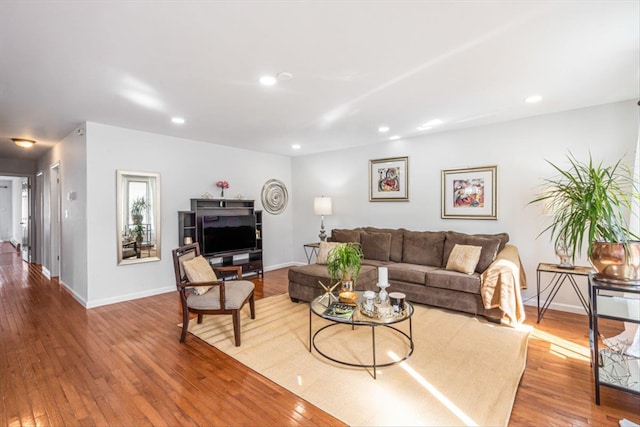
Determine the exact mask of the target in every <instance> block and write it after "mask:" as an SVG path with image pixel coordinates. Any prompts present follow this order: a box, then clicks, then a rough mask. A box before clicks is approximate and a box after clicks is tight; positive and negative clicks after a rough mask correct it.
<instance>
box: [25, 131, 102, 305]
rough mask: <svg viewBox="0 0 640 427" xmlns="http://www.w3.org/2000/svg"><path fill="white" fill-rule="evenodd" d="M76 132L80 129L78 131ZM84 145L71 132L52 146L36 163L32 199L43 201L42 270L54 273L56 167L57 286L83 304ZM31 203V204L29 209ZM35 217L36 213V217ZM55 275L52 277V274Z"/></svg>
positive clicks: (36, 221)
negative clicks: (38, 182) (55, 173)
mask: <svg viewBox="0 0 640 427" xmlns="http://www.w3.org/2000/svg"><path fill="white" fill-rule="evenodd" d="M80 129H83V127H81V128H80ZM86 153H87V150H86V141H85V136H84V133H83V132H80V133H78V132H77V129H74V131H73V132H71V133H70V134H69V135H67V136H66V137H65V138H64V139H63V140H62V141H60V142H59V143H58V144H56V145H54V146H53V147H52V148H51V150H49V151H48V152H47V153H46V154H45V155H44V156H43V157H41V158H40V159H39V161H38V167H37V169H38V172H42V188H36V192H35V194H33V193H32V194H33V198H36V199H40V198H42V201H43V207H42V210H43V218H42V223H43V227H42V235H41V237H42V249H43V251H42V254H41V258H42V260H41V262H42V266H43V268H44V269H45V270H47V271H54V272H55V271H56V269H55V268H54V267H53V263H54V262H55V260H53V259H52V258H53V255H52V254H55V249H53V248H52V246H53V245H54V244H55V242H53V241H52V238H51V232H52V222H53V221H55V220H56V219H55V213H52V212H51V210H52V207H53V206H55V203H53V202H52V200H51V198H50V189H51V185H52V182H51V179H52V172H51V167H52V166H53V165H56V164H57V165H59V170H60V187H59V188H60V193H61V195H60V196H61V197H60V202H61V206H60V213H61V217H60V271H59V274H60V276H59V277H60V282H61V283H62V284H63V285H65V286H66V287H67V288H68V289H69V290H70V291H71V292H72V294H73V295H74V296H75V298H76V299H78V300H79V301H80V302H82V303H83V304H86V301H87V297H88V282H89V279H88V272H87V249H88V246H87V214H86V204H87V184H86V181H87V162H86ZM71 191H74V192H76V194H77V198H76V200H67V197H66V195H67V194H68V193H69V192H71ZM34 205H35V203H33V202H32V206H34ZM38 215H39V213H38ZM33 223H34V224H35V225H36V227H37V226H38V225H39V223H40V219H39V218H37V215H34V221H33ZM54 274H55V273H54Z"/></svg>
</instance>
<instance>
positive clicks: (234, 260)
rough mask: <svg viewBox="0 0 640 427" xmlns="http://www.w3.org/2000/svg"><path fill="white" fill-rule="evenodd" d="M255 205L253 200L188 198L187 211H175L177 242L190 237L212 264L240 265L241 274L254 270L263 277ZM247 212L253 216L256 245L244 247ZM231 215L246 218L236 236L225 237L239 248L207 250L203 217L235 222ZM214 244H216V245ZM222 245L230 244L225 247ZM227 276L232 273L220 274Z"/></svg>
mask: <svg viewBox="0 0 640 427" xmlns="http://www.w3.org/2000/svg"><path fill="white" fill-rule="evenodd" d="M254 206H255V202H254V201H253V200H242V199H235V200H227V199H191V210H190V211H178V239H179V243H178V244H179V245H183V244H185V242H186V241H188V240H189V239H191V241H193V242H198V243H199V245H200V252H201V253H202V254H203V256H204V257H205V258H207V259H208V260H209V262H210V263H211V265H213V266H241V267H242V274H243V276H244V275H252V274H257V275H258V276H263V277H264V266H263V262H262V211H259V210H258V211H257V210H255V208H254ZM248 216H253V217H254V220H255V247H246V246H248V244H247V245H245V244H243V243H250V242H248V241H247V240H248V239H247V238H246V237H247V236H246V234H247V233H246V227H248V226H249V224H247V222H249V221H246V218H247V217H248ZM233 217H238V221H240V220H241V219H242V218H245V224H246V227H244V228H245V232H244V233H243V235H242V236H241V237H240V238H238V239H237V240H233V241H225V243H227V244H228V245H230V246H231V247H234V246H235V247H237V246H240V248H238V250H225V251H217V252H215V251H214V252H211V251H210V250H209V251H207V248H205V247H204V246H210V247H211V245H209V243H211V236H212V235H211V234H207V242H209V243H207V245H205V238H204V236H205V235H204V228H206V226H204V227H203V224H206V223H207V222H206V221H210V219H209V218H213V220H214V221H216V222H217V218H220V220H221V221H223V220H226V221H230V222H234V221H233ZM205 218H206V220H205ZM252 221H253V220H252ZM251 225H252V224H251ZM212 231H213V230H212ZM243 237H244V238H243ZM249 237H250V236H249ZM185 238H186V240H185ZM216 241H217V240H214V242H213V243H214V244H215V242H216ZM251 243H252V242H251ZM216 246H217V247H219V246H218V245H216ZM216 246H214V247H216ZM224 246H227V245H224ZM235 247H234V249H235ZM225 249H230V248H229V247H225ZM228 277H231V275H230V274H223V275H222V276H221V278H222V279H225V278H228Z"/></svg>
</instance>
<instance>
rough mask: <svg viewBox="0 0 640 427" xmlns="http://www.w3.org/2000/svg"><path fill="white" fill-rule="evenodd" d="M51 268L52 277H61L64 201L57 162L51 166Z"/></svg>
mask: <svg viewBox="0 0 640 427" xmlns="http://www.w3.org/2000/svg"><path fill="white" fill-rule="evenodd" d="M50 194H51V200H50V203H51V206H50V207H51V213H50V216H49V218H51V224H50V226H51V228H50V230H51V266H50V267H51V268H50V270H49V273H50V275H51V277H60V255H61V254H60V218H61V215H60V210H61V206H62V201H61V199H60V164H59V163H56V164H54V165H53V166H51V182H50Z"/></svg>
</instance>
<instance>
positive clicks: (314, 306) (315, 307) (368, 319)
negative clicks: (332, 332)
mask: <svg viewBox="0 0 640 427" xmlns="http://www.w3.org/2000/svg"><path fill="white" fill-rule="evenodd" d="M356 293H357V294H358V299H357V300H356V307H355V310H354V312H353V316H352V317H351V318H349V319H335V318H328V317H325V315H324V312H325V310H326V309H327V308H328V307H329V304H330V303H332V302H339V301H338V298H337V297H334V298H333V299H332V300H330V299H329V298H328V297H327V296H325V294H323V295H320V296H319V297H317V298H315V299H314V300H313V301H311V302H310V303H309V308H310V310H311V311H312V312H313V313H314V314H315V315H317V316H320V317H323V318H325V319H328V320H331V321H334V322H338V323H348V324H354V325H374V326H375V325H388V324H392V323H398V322H402V321H404V320H407V319H408V318H410V317H411V316H412V315H413V305H412V304H411V303H410V302H408V301H406V300H405V303H404V310H403V311H401V312H394V313H393V314H392V315H390V316H388V317H386V316H385V317H378V316H375V315H374V314H373V313H371V312H368V311H367V310H365V309H364V308H363V301H364V297H363V296H362V294H363V291H356ZM376 298H377V294H376Z"/></svg>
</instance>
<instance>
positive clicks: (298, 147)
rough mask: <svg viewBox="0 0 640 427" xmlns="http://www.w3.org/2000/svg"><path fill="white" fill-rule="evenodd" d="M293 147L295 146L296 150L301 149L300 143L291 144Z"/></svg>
mask: <svg viewBox="0 0 640 427" xmlns="http://www.w3.org/2000/svg"><path fill="white" fill-rule="evenodd" d="M291 148H293V149H294V150H299V149H300V144H293V145H292V146H291Z"/></svg>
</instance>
